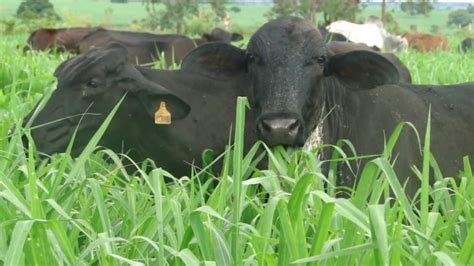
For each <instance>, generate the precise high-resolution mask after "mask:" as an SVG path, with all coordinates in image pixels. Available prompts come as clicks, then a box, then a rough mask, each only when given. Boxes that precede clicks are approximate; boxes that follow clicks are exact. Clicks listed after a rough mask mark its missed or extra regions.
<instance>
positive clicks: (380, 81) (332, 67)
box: [324, 51, 400, 90]
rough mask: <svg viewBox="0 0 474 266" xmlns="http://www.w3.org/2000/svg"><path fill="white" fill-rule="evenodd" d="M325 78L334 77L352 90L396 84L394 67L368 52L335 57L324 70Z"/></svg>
mask: <svg viewBox="0 0 474 266" xmlns="http://www.w3.org/2000/svg"><path fill="white" fill-rule="evenodd" d="M324 75H325V76H336V77H337V78H338V79H339V80H340V81H342V82H344V83H345V84H346V85H347V87H349V88H351V89H353V90H367V89H372V88H375V87H377V86H380V85H384V84H396V83H398V82H399V80H400V77H399V74H398V71H397V69H396V67H395V66H394V65H393V64H392V63H391V62H390V61H388V60H387V59H386V58H384V57H383V56H381V55H379V54H377V53H374V52H370V51H352V52H348V53H345V54H341V55H335V56H333V57H331V58H330V59H329V62H328V63H327V64H326V66H325V68H324Z"/></svg>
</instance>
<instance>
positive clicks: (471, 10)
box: [466, 4, 474, 14]
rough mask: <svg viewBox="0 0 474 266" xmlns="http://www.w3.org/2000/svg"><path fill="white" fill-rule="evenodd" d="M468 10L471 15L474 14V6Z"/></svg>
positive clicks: (469, 6) (468, 7)
mask: <svg viewBox="0 0 474 266" xmlns="http://www.w3.org/2000/svg"><path fill="white" fill-rule="evenodd" d="M466 10H467V12H469V14H474V6H473V5H472V4H469V5H467V9H466Z"/></svg>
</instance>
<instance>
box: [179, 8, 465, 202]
mask: <svg viewBox="0 0 474 266" xmlns="http://www.w3.org/2000/svg"><path fill="white" fill-rule="evenodd" d="M327 50H328V49H327V46H326V44H325V42H324V39H323V38H322V36H321V34H320V33H319V31H318V30H317V29H316V28H314V27H313V25H311V24H310V23H308V22H306V21H304V20H302V19H300V18H296V17H282V18H279V19H277V20H273V21H270V22H268V23H266V24H265V25H263V26H262V27H261V28H260V29H259V30H258V31H257V32H256V33H255V34H254V35H253V36H252V37H251V39H250V41H249V44H248V47H247V50H246V51H243V50H240V49H238V48H236V47H233V46H230V45H227V44H221V43H213V44H207V45H203V46H201V47H198V48H196V49H195V50H193V51H192V52H190V53H189V54H188V56H187V57H186V58H185V59H184V60H183V63H182V70H183V71H192V72H194V73H196V74H199V75H203V76H206V77H209V78H213V79H216V80H227V81H228V82H236V80H238V79H241V78H244V79H247V80H250V82H251V83H252V86H251V91H252V93H251V94H249V95H248V96H249V98H250V104H251V107H252V112H253V115H254V116H255V124H256V128H257V134H258V136H259V138H260V139H262V140H263V141H265V142H266V143H267V144H269V145H277V144H284V145H287V146H303V145H305V143H306V145H307V146H310V147H312V146H313V145H319V144H323V143H327V144H335V143H336V141H337V140H339V139H348V140H350V141H351V142H352V143H353V145H354V147H355V149H356V151H357V152H358V153H359V154H364V155H369V154H381V153H382V151H383V149H384V140H386V139H387V136H389V135H390V134H391V132H393V130H394V128H395V126H396V125H397V124H398V123H400V122H402V121H409V122H411V123H412V124H413V125H414V126H415V127H416V128H417V129H418V131H419V133H420V136H424V134H425V126H426V123H427V118H428V113H429V110H430V108H431V151H432V153H433V154H434V156H435V158H436V159H437V162H438V164H439V167H440V169H441V171H442V173H443V174H444V175H446V176H455V175H457V174H458V171H459V169H461V168H462V165H463V163H462V161H463V160H462V158H463V156H464V155H469V156H471V159H472V158H474V142H473V141H472V132H473V131H474V115H473V112H472V99H473V98H474V83H465V84H458V85H449V86H439V85H411V84H406V83H400V84H399V83H398V82H399V80H400V78H399V73H398V71H397V68H396V67H395V66H394V65H393V64H392V63H391V62H390V61H389V60H387V59H385V58H384V57H383V56H381V55H379V54H377V53H375V52H371V51H352V52H348V53H345V54H338V55H334V56H330V55H329V54H328V52H327ZM223 74H225V75H224V76H223ZM349 154H350V153H349ZM392 155H393V156H394V157H397V159H396V162H395V166H394V167H395V171H396V173H397V175H398V177H399V179H400V181H401V182H402V183H405V182H408V186H407V190H408V191H407V192H408V193H409V195H411V196H413V195H414V193H415V191H416V190H417V189H418V188H419V179H418V178H416V177H415V175H414V173H413V172H412V170H411V169H410V167H411V166H412V165H416V166H417V167H418V169H420V167H421V161H422V157H421V151H420V149H419V144H418V143H417V138H416V135H415V134H414V133H413V131H412V130H410V129H407V128H406V130H404V131H403V132H402V133H401V135H400V137H399V139H398V142H397V145H396V146H395V149H394V150H393V152H392ZM329 158H330V155H329V154H327V153H326V152H323V154H322V159H329ZM407 177H410V178H409V179H407ZM407 180H408V181H407ZM355 181H356V176H354V175H352V172H351V171H349V170H347V169H346V168H344V167H341V171H340V173H339V178H338V182H339V183H340V184H344V185H349V186H351V185H353V184H354V182H355Z"/></svg>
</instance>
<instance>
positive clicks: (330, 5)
mask: <svg viewBox="0 0 474 266" xmlns="http://www.w3.org/2000/svg"><path fill="white" fill-rule="evenodd" d="M318 11H320V12H322V13H323V23H324V25H329V24H330V23H331V22H333V21H337V20H349V21H355V19H356V15H357V13H359V12H360V10H359V4H358V1H353V0H351V1H347V0H346V1H345V0H320V1H319V8H318Z"/></svg>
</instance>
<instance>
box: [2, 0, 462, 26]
mask: <svg viewBox="0 0 474 266" xmlns="http://www.w3.org/2000/svg"><path fill="white" fill-rule="evenodd" d="M20 2H21V1H20V0H2V1H1V2H0V20H1V19H2V18H8V17H10V16H12V15H14V14H15V12H16V9H17V7H18V6H19V3H20ZM50 2H51V3H53V4H54V6H55V9H56V11H57V12H58V13H59V14H60V15H61V16H62V17H63V18H65V21H66V24H65V26H68V24H69V26H70V24H73V25H74V26H77V24H80V23H82V24H90V25H98V24H99V25H104V26H109V27H120V28H126V27H129V25H130V23H131V22H132V21H134V20H140V19H142V18H144V17H145V16H146V10H145V6H144V4H143V3H142V2H141V1H134V2H130V3H127V4H112V3H110V1H107V0H51V1H50ZM229 6H237V7H239V8H240V9H241V11H240V12H238V13H233V12H232V13H231V15H232V23H233V25H234V26H235V28H236V29H239V30H244V31H246V32H247V31H248V32H251V31H252V30H253V29H256V28H258V25H261V24H263V23H264V22H266V21H267V18H266V17H265V16H264V14H265V13H266V12H267V11H268V10H270V8H271V6H270V5H255V4H254V5H229ZM202 8H203V9H206V8H209V6H206V5H203V6H202ZM450 11H451V10H433V11H432V12H431V13H430V14H429V15H428V16H423V15H420V16H410V15H408V14H405V13H403V12H402V11H400V10H392V9H389V10H388V12H390V13H391V14H392V15H393V16H394V17H395V18H396V20H397V21H398V23H399V24H400V29H401V31H407V30H408V29H409V28H410V25H417V26H418V31H421V32H429V31H430V29H431V27H432V25H436V26H438V27H439V29H440V32H442V33H445V34H446V33H452V32H453V31H456V30H457V29H456V28H453V27H448V26H447V25H446V22H447V19H448V13H449V12H450ZM369 15H376V16H379V17H380V8H375V7H368V8H364V9H362V11H361V13H360V14H359V15H358V19H360V20H364V19H365V18H366V17H368V16H369ZM320 16H321V14H320Z"/></svg>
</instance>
